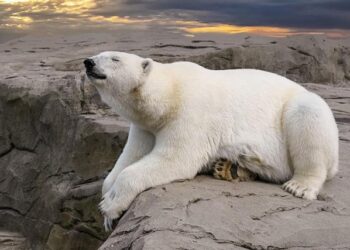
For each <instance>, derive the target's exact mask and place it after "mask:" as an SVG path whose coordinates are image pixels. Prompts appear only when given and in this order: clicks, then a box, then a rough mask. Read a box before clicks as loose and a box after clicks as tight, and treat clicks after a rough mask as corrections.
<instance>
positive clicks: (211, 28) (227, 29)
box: [181, 24, 293, 35]
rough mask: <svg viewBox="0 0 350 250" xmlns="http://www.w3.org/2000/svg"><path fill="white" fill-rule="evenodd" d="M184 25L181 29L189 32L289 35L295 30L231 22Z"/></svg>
mask: <svg viewBox="0 0 350 250" xmlns="http://www.w3.org/2000/svg"><path fill="white" fill-rule="evenodd" d="M196 25H197V27H182V28H181V29H182V30H184V31H186V32H188V33H226V34H238V33H256V34H266V35H267V34H272V35H273V34H275V35H287V34H289V33H291V32H293V30H291V29H287V28H278V27H268V26H237V25H230V24H214V25H204V24H202V25H201V26H200V27H198V26H199V25H198V24H196Z"/></svg>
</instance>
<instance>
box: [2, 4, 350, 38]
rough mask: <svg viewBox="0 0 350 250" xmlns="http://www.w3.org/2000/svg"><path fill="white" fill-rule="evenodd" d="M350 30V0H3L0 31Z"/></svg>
mask: <svg viewBox="0 0 350 250" xmlns="http://www.w3.org/2000/svg"><path fill="white" fill-rule="evenodd" d="M155 27H162V28H167V29H173V30H177V31H181V32H182V33H183V34H185V35H191V34H192V35H193V34H196V33H226V34H237V33H243V32H248V33H255V34H261V35H270V36H287V35H293V34H305V33H308V34H326V35H327V36H329V37H334V38H337V37H344V36H349V35H350V0H75V1H74V0H0V36H4V35H6V34H7V35H10V34H15V33H31V32H48V33H53V32H60V31H62V32H68V31H73V32H75V31H77V30H78V31H94V30H108V29H125V28H127V29H144V30H145V29H151V28H155Z"/></svg>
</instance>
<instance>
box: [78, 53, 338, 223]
mask: <svg viewBox="0 0 350 250" xmlns="http://www.w3.org/2000/svg"><path fill="white" fill-rule="evenodd" d="M84 64H85V67H86V74H87V76H88V77H89V78H90V80H91V82H92V83H93V84H94V85H95V87H96V88H97V90H98V92H99V93H100V95H101V97H102V100H103V101H104V102H106V103H107V104H108V105H109V106H110V107H111V108H112V109H114V110H115V111H116V112H117V113H119V114H120V115H121V116H123V117H124V118H126V119H128V120H129V121H130V122H131V127H130V132H129V138H128V141H127V143H126V145H125V148H124V151H123V153H122V154H121V156H120V157H119V159H118V161H117V162H116V164H115V166H114V168H113V170H112V171H111V172H110V174H109V175H108V176H107V178H106V179H105V181H104V183H103V188H102V195H103V199H102V201H101V203H100V209H101V211H102V213H103V214H104V216H105V226H106V228H107V229H110V227H111V222H112V221H113V219H116V218H118V217H119V216H120V215H121V214H122V212H123V211H124V210H126V209H127V208H128V206H129V205H130V204H131V202H132V201H133V200H134V198H135V197H136V196H137V195H138V194H139V193H140V192H142V191H144V190H146V189H148V188H150V187H154V186H156V185H162V184H166V183H169V182H172V181H175V180H180V179H191V178H194V177H195V176H196V174H197V173H198V172H199V171H200V170H201V168H202V167H203V166H204V165H206V164H207V163H208V162H213V161H214V160H215V159H218V158H226V159H229V160H232V161H233V162H238V163H239V166H240V167H242V168H245V169H247V170H249V171H250V172H252V173H255V174H256V175H257V176H258V177H259V178H260V179H263V180H266V181H270V182H273V183H283V185H282V188H283V189H284V190H286V191H287V192H289V193H292V194H293V195H295V196H297V197H302V198H305V199H309V200H313V199H316V197H317V194H318V193H319V191H320V189H321V188H322V185H323V183H324V182H325V180H326V179H330V178H332V177H333V176H334V175H335V173H336V172H337V170H338V129H337V125H336V123H335V119H334V117H333V114H332V112H331V110H330V108H329V107H328V105H327V104H326V102H325V101H324V100H323V99H322V98H320V97H319V96H318V95H316V94H314V93H311V92H309V91H307V90H306V89H305V88H303V87H302V86H300V85H298V84H297V83H295V82H293V81H290V80H288V79H286V78H284V77H282V76H279V75H276V74H273V73H269V72H265V71H260V70H253V69H235V70H208V69H205V68H203V67H201V66H199V65H197V64H194V63H190V62H175V63H169V64H162V63H158V62H155V61H153V60H151V59H147V58H146V59H145V58H141V57H139V56H137V55H133V54H128V53H123V52H103V53H100V54H98V55H96V56H93V57H90V58H88V59H86V60H85V61H84Z"/></svg>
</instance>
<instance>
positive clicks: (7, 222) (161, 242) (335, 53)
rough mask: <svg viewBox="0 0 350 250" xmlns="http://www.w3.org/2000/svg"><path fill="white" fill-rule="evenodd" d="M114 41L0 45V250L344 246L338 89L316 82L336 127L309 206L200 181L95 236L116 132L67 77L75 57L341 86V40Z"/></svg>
mask: <svg viewBox="0 0 350 250" xmlns="http://www.w3.org/2000/svg"><path fill="white" fill-rule="evenodd" d="M137 34H141V33H137ZM137 34H136V33H135V35H137ZM118 35H119V37H118V40H117V38H116V37H113V36H111V35H110V34H108V35H103V34H100V35H99V36H95V35H92V36H89V35H86V36H76V37H71V38H67V37H65V38H61V37H58V38H57V37H56V38H54V39H52V40H49V38H47V39H46V40H45V39H38V38H26V39H24V38H23V40H13V41H9V42H8V43H6V44H0V55H1V56H0V63H1V65H2V70H1V72H0V249H11V250H12V249H52V250H54V249H75V250H76V249H84V250H85V249H87V250H89V249H96V248H98V247H99V246H101V245H102V246H101V249H240V248H242V249H247V248H248V249H281V248H282V249H284V248H292V249H300V248H307V247H309V248H314V249H315V248H317V249H322V248H323V249H329V248H330V247H332V248H335V249H346V248H349V247H350V242H349V238H350V233H349V232H350V228H349V225H350V221H349V216H350V211H349V207H350V195H349V194H348V190H349V188H350V186H349V181H348V178H349V176H350V172H349V171H350V170H349V167H350V165H349V162H350V158H349V157H350V156H349V154H348V152H350V114H349V113H350V89H349V88H346V87H344V88H341V87H335V86H329V85H327V84H325V85H319V84H307V85H306V86H307V88H309V89H311V90H314V91H316V92H317V93H319V94H320V95H321V96H323V97H325V98H326V100H327V102H328V103H329V104H330V105H331V107H332V109H333V111H334V112H335V115H336V119H337V122H338V125H339V129H340V145H341V171H340V173H339V174H338V175H337V176H336V177H335V179H334V180H333V181H331V182H329V183H327V185H326V187H325V189H324V192H323V193H322V195H321V196H320V199H319V200H318V201H314V202H308V201H304V200H301V199H297V198H294V197H292V196H290V195H289V194H287V193H285V192H283V191H282V190H281V189H280V188H279V186H277V185H273V184H267V183H260V182H252V183H239V184H231V183H228V182H224V181H218V180H214V179H212V178H209V177H204V176H201V177H198V178H196V179H194V180H192V181H186V182H181V183H173V184H169V185H165V186H162V187H157V188H154V189H151V190H148V191H146V192H144V193H142V194H141V195H140V196H139V197H138V198H137V199H136V200H135V202H134V203H133V204H132V206H131V208H130V209H129V210H128V211H127V212H126V213H125V215H124V216H123V217H122V218H121V220H120V221H119V223H118V225H117V227H116V229H115V231H114V232H113V233H112V234H111V235H110V237H109V238H108V239H107V237H108V234H107V233H105V232H104V230H103V228H102V217H101V215H100V214H99V212H98V211H97V204H98V202H99V200H100V190H101V184H102V181H103V178H104V177H105V176H106V174H107V172H108V171H109V170H110V169H111V168H112V167H113V165H114V162H115V161H116V159H117V157H118V156H119V154H120V153H121V150H122V148H123V145H124V143H125V141H126V138H127V131H128V124H127V123H126V122H125V121H123V120H122V119H120V118H119V117H118V116H116V115H115V114H113V113H112V112H111V111H110V110H109V109H108V107H107V106H106V105H105V104H103V103H102V102H101V100H100V99H99V96H98V94H97V93H96V90H95V89H94V88H93V87H92V86H91V85H89V84H88V82H87V81H86V79H85V77H84V75H83V74H81V73H79V71H80V70H81V68H82V60H83V58H85V57H86V56H89V55H92V54H96V53H98V52H100V51H104V50H111V49H113V50H122V51H128V52H131V53H137V54H140V55H142V56H150V57H152V58H154V59H156V60H158V61H174V60H180V59H185V60H191V61H195V62H198V63H200V64H202V65H204V66H206V67H209V68H214V69H224V68H241V67H249V68H260V69H266V70H270V71H273V72H277V73H279V74H282V75H286V76H288V77H290V78H292V79H294V80H295V79H296V80H298V81H301V82H307V81H313V82H318V83H331V84H335V83H337V84H338V85H344V86H347V85H348V84H349V78H348V75H349V61H350V60H349V49H348V48H349V46H348V44H349V41H335V40H334V41H333V40H325V41H323V38H322V37H318V38H314V37H308V36H307V37H294V38H285V39H277V38H276V39H275V38H262V37H250V36H247V35H241V36H236V37H234V39H233V38H232V37H230V38H225V39H223V38H220V37H219V36H214V37H211V38H210V39H209V38H206V37H201V38H196V39H192V38H181V39H182V40H181V39H180V38H178V35H176V34H175V35H174V34H172V35H169V34H168V35H166V36H165V35H164V37H156V35H157V34H153V35H152V36H151V35H150V34H148V33H147V34H141V35H140V36H141V37H142V39H139V38H137V37H128V36H129V35H130V33H126V34H118ZM144 37H152V39H151V41H145V40H144V39H143V38H144ZM176 39H178V40H176ZM138 41H142V43H140V42H138ZM154 41H157V43H154ZM47 44H49V46H48V45H47ZM208 52H211V54H206V53H208ZM106 239H107V241H106V242H105V240H106Z"/></svg>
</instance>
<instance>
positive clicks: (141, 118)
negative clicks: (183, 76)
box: [125, 70, 181, 132]
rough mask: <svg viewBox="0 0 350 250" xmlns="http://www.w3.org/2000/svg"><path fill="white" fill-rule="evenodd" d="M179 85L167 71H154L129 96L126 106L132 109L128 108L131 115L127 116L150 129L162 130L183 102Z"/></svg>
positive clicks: (152, 130) (153, 130) (154, 130)
mask: <svg viewBox="0 0 350 250" xmlns="http://www.w3.org/2000/svg"><path fill="white" fill-rule="evenodd" d="M169 79H171V81H169ZM179 87H180V86H179V85H178V84H177V82H176V80H174V78H172V77H169V74H167V72H166V71H164V70H163V71H162V72H161V73H159V72H152V74H151V75H150V76H149V78H148V80H147V81H146V82H145V83H144V84H143V85H141V86H140V87H139V88H137V89H135V90H133V92H132V93H131V95H130V96H129V97H131V98H129V100H127V101H128V102H129V103H127V104H126V105H125V107H131V109H130V108H128V109H130V110H129V112H127V113H129V117H126V118H127V119H129V120H130V121H131V122H133V123H135V124H137V125H138V126H140V127H142V128H144V129H146V130H148V131H151V132H156V131H158V130H160V129H161V128H162V127H164V126H165V125H166V124H168V123H169V122H170V121H171V120H172V119H173V118H174V117H175V116H176V113H177V112H178V109H179V105H180V103H181V102H180V99H181V91H180V88H179ZM130 101H131V103H130Z"/></svg>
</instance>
